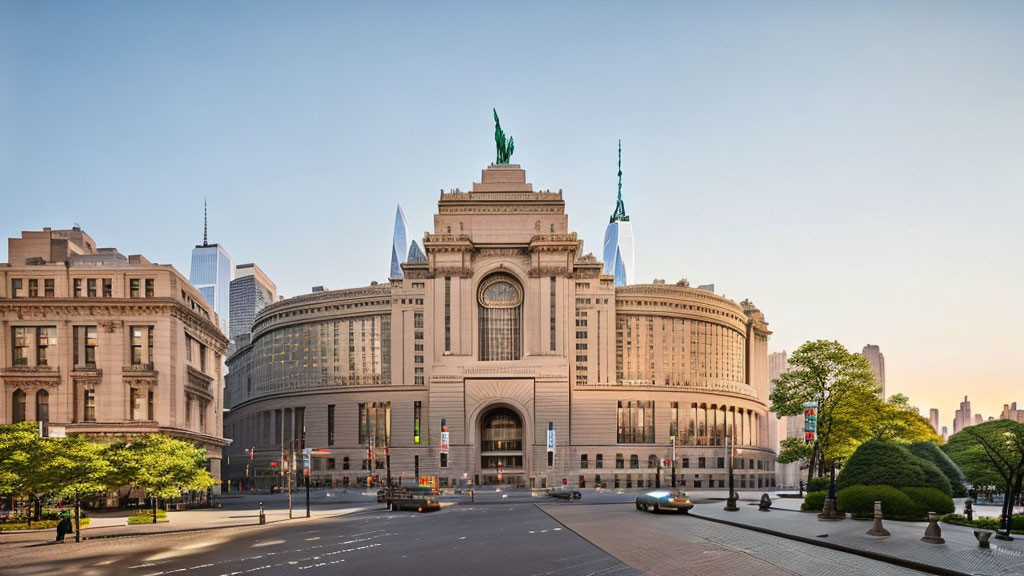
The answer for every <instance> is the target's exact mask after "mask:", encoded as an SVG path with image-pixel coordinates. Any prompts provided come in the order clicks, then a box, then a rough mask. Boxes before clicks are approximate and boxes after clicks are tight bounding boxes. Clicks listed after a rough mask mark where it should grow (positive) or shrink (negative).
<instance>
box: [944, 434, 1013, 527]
mask: <svg viewBox="0 0 1024 576" xmlns="http://www.w3.org/2000/svg"><path fill="white" fill-rule="evenodd" d="M944 451H945V452H946V455H947V456H949V458H950V459H951V460H953V462H955V463H956V464H957V466H959V467H960V470H961V471H963V473H964V476H966V477H967V480H968V481H969V482H970V483H971V484H973V485H975V486H988V485H992V486H996V487H997V488H999V489H1000V490H1001V491H1002V492H1003V493H1004V495H1005V501H1004V503H1003V514H1002V520H1001V522H1000V527H1001V528H1002V529H1003V530H1007V531H1008V530H1009V529H1010V523H1011V521H1012V520H1011V518H1012V513H1013V502H1014V501H1015V499H1016V498H1017V496H1018V495H1019V494H1020V493H1021V490H1022V488H1024V424H1021V423H1018V422H1014V421H1012V420H993V421H990V422H983V423H981V424H976V425H974V426H969V427H967V428H964V429H963V430H961V431H960V432H957V433H956V434H954V435H953V436H951V437H950V439H949V442H947V443H946V446H945V447H944Z"/></svg>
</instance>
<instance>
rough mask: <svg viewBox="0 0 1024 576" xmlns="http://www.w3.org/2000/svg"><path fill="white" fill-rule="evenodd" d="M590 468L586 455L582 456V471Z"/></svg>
mask: <svg viewBox="0 0 1024 576" xmlns="http://www.w3.org/2000/svg"><path fill="white" fill-rule="evenodd" d="M587 468H590V462H588V460H587V455H586V454H580V470H586V469H587Z"/></svg>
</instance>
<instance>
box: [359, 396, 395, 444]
mask: <svg viewBox="0 0 1024 576" xmlns="http://www.w3.org/2000/svg"><path fill="white" fill-rule="evenodd" d="M390 439H391V402H364V403H360V404H359V444H361V445H363V444H365V445H372V446H388V445H390Z"/></svg>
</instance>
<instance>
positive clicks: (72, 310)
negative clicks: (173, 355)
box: [0, 298, 228, 354]
mask: <svg viewBox="0 0 1024 576" xmlns="http://www.w3.org/2000/svg"><path fill="white" fill-rule="evenodd" d="M168 315H169V316H172V317H174V318H177V319H178V320H181V321H182V323H184V324H185V325H186V326H187V327H189V328H191V331H192V332H194V335H195V336H196V337H197V338H199V339H200V340H203V341H204V343H205V344H207V345H208V346H210V348H212V349H213V350H215V351H216V352H218V353H221V354H223V353H224V351H225V350H226V349H227V347H228V339H227V337H225V336H224V334H222V333H221V331H220V329H219V328H217V326H216V325H214V323H213V322H211V321H210V320H208V319H206V318H205V317H203V316H200V315H199V314H197V313H195V312H193V311H192V310H190V309H189V308H188V307H187V306H185V304H184V303H182V302H179V301H177V300H175V299H173V298H147V299H138V300H136V299H124V298H122V299H110V298H103V299H84V298H62V299H35V300H31V301H29V300H26V301H24V302H22V301H21V299H20V298H19V299H17V300H15V299H4V300H0V317H6V316H13V317H15V318H17V319H18V320H37V319H38V320H59V319H63V318H66V317H68V316H79V317H81V316H96V317H98V318H97V323H98V324H100V325H103V326H104V327H107V325H108V324H110V321H109V320H107V321H104V320H103V319H102V318H103V317H106V318H118V319H121V318H124V317H125V316H168ZM108 331H110V330H109V329H108Z"/></svg>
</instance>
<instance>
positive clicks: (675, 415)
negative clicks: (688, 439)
mask: <svg viewBox="0 0 1024 576" xmlns="http://www.w3.org/2000/svg"><path fill="white" fill-rule="evenodd" d="M668 435H669V437H670V438H675V441H676V442H678V441H679V438H678V436H679V402H673V403H672V418H671V419H670V420H669V421H668Z"/></svg>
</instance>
